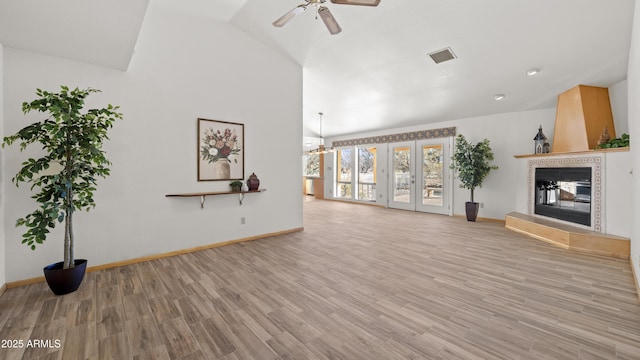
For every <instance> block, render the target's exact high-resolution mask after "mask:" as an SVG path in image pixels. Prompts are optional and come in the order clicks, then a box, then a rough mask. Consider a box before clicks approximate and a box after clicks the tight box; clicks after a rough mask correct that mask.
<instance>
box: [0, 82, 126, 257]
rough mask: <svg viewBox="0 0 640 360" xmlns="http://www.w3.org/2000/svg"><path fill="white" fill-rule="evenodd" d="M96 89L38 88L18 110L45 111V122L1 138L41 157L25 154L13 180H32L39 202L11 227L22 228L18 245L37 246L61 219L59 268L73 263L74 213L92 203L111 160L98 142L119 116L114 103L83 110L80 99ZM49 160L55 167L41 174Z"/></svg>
mask: <svg viewBox="0 0 640 360" xmlns="http://www.w3.org/2000/svg"><path fill="white" fill-rule="evenodd" d="M99 91H100V90H96V89H91V88H88V89H84V90H80V89H78V88H75V89H73V90H69V88H68V87H66V86H61V90H60V92H59V93H52V92H48V91H43V90H40V89H37V91H36V95H37V96H38V99H36V100H34V101H32V102H24V103H23V104H22V111H23V113H24V114H27V113H29V112H31V111H38V112H42V113H48V115H49V116H48V117H47V118H46V119H45V120H42V121H39V122H36V123H33V124H31V125H28V126H26V127H24V128H23V129H21V130H20V131H18V132H17V133H16V134H14V135H12V136H7V137H5V138H4V140H3V143H2V147H3V148H4V146H5V145H11V144H13V143H14V142H16V141H19V142H20V151H23V150H24V149H25V148H26V147H27V145H30V144H33V143H39V144H41V145H42V149H43V150H44V152H45V155H44V156H42V157H41V158H39V159H34V158H29V159H28V160H26V161H25V162H23V163H22V168H21V169H20V171H18V173H17V174H16V175H15V177H14V178H13V179H12V181H13V182H14V183H15V184H16V186H19V185H20V183H23V182H28V183H31V184H32V186H31V189H32V190H33V189H34V188H38V189H39V191H37V192H36V193H35V194H34V195H33V196H32V197H31V198H33V199H35V200H36V201H37V202H38V203H39V204H40V206H39V207H38V208H37V209H36V210H35V211H34V212H32V213H30V214H28V215H26V216H25V217H23V218H19V219H18V220H17V221H16V226H25V227H26V228H27V230H26V232H25V233H24V234H23V235H22V243H23V244H26V245H27V246H29V247H31V249H32V250H35V249H36V244H42V243H43V242H44V241H45V240H46V238H47V234H48V233H49V231H50V230H49V229H53V228H55V226H56V222H59V223H62V222H63V221H64V224H65V226H64V265H63V268H64V269H68V268H70V267H73V266H74V264H75V261H74V254H73V245H74V236H73V213H74V212H75V211H76V210H87V211H88V210H89V209H91V208H93V207H95V202H94V199H93V193H94V191H95V190H96V180H97V178H99V177H102V178H105V177H107V176H108V175H109V168H108V166H109V165H110V164H111V163H110V162H109V160H108V159H107V158H106V157H105V152H104V151H103V150H102V144H103V142H104V141H105V140H108V139H109V138H108V137H107V130H109V129H110V128H111V127H112V126H113V122H114V121H115V120H117V119H122V114H121V113H119V112H118V109H119V107H118V106H113V105H110V104H109V105H108V106H107V107H106V108H102V109H91V110H88V111H86V112H85V113H82V112H81V111H82V109H83V108H84V102H85V98H86V97H87V96H89V95H90V94H91V93H95V92H99ZM53 164H56V165H57V166H55V167H56V168H58V169H59V170H56V171H53V173H51V171H49V172H44V170H46V169H49V167H50V166H51V165H53Z"/></svg>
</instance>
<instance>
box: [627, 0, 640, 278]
mask: <svg viewBox="0 0 640 360" xmlns="http://www.w3.org/2000/svg"><path fill="white" fill-rule="evenodd" d="M633 18H634V20H633V32H632V35H631V50H630V53H629V70H628V71H627V82H628V84H627V87H628V91H629V95H628V99H633V100H632V101H629V135H630V137H631V139H632V143H631V158H632V166H633V178H632V180H631V181H632V184H631V198H630V199H631V202H632V204H633V209H632V211H633V212H632V217H631V218H632V219H635V221H634V222H633V223H632V225H631V259H632V261H633V265H634V266H635V273H636V275H638V276H640V221H638V219H639V218H640V146H638V145H637V143H635V142H634V140H635V141H638V139H640V102H639V101H638V99H640V3H639V2H638V1H636V7H635V13H634V17H633ZM638 285H639V286H640V283H639V284H638Z"/></svg>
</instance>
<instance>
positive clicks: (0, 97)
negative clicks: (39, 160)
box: [0, 44, 7, 287]
mask: <svg viewBox="0 0 640 360" xmlns="http://www.w3.org/2000/svg"><path fill="white" fill-rule="evenodd" d="M3 69H4V55H3V47H2V44H0V139H3V138H4V106H3V104H4V86H3V84H4V82H3ZM4 154H5V151H4V150H0V287H2V285H3V284H5V283H6V272H5V271H6V264H5V262H6V260H5V258H6V255H5V241H6V240H5V239H6V236H5V235H6V232H5V221H4V220H5V216H4V198H5V195H4V194H5V192H6V191H7V188H6V186H5V182H6V180H5V170H4V168H5V166H4V162H5V160H4Z"/></svg>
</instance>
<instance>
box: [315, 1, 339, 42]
mask: <svg viewBox="0 0 640 360" xmlns="http://www.w3.org/2000/svg"><path fill="white" fill-rule="evenodd" d="M318 15H320V18H321V19H322V21H323V22H324V25H325V26H326V27H327V30H329V33H331V35H335V34H339V33H340V32H342V28H341V27H340V25H338V22H337V21H336V18H334V17H333V14H331V11H329V8H327V7H326V6H320V7H319V8H318Z"/></svg>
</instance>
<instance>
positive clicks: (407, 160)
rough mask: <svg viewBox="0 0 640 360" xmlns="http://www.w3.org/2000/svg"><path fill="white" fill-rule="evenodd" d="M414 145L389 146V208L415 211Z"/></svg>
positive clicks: (411, 143)
mask: <svg viewBox="0 0 640 360" xmlns="http://www.w3.org/2000/svg"><path fill="white" fill-rule="evenodd" d="M414 149H415V143H414V142H403V143H393V144H389V169H390V171H389V173H390V174H389V175H390V179H389V187H390V189H389V190H390V191H389V194H390V196H389V207H392V208H397V209H405V210H415V170H414V167H415V166H414V164H413V160H412V157H413V156H414V155H413V154H414V151H415V150H414Z"/></svg>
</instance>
